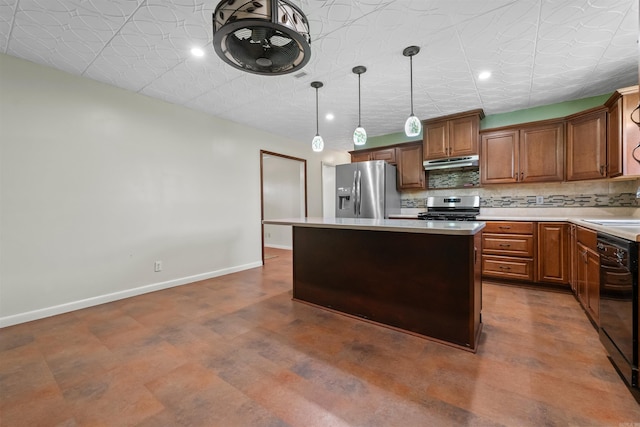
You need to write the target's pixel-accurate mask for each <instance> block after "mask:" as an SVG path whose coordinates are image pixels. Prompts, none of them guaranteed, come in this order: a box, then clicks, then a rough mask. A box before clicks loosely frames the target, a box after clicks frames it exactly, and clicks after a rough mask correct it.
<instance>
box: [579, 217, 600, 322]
mask: <svg viewBox="0 0 640 427" xmlns="http://www.w3.org/2000/svg"><path fill="white" fill-rule="evenodd" d="M596 239H597V233H596V232H595V231H592V230H589V229H586V228H583V227H576V242H575V248H574V251H575V255H574V258H575V261H576V286H575V288H576V290H575V292H576V296H577V298H578V301H580V304H581V305H582V307H583V308H584V310H585V312H586V313H587V315H588V316H589V317H590V318H591V320H592V321H593V322H594V323H595V324H596V325H598V324H599V317H600V255H598V252H597V249H596Z"/></svg>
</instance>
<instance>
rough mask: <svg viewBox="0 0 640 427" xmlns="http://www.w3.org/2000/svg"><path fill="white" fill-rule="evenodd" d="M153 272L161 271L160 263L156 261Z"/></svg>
mask: <svg viewBox="0 0 640 427" xmlns="http://www.w3.org/2000/svg"><path fill="white" fill-rule="evenodd" d="M153 271H155V272H156V273H157V272H158V271H162V261H156V262H155V264H153Z"/></svg>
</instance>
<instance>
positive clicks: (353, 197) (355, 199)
mask: <svg viewBox="0 0 640 427" xmlns="http://www.w3.org/2000/svg"><path fill="white" fill-rule="evenodd" d="M357 181H358V170H354V171H353V185H352V186H351V200H353V216H354V217H355V216H356V215H357V213H358V190H357V188H356V182H357Z"/></svg>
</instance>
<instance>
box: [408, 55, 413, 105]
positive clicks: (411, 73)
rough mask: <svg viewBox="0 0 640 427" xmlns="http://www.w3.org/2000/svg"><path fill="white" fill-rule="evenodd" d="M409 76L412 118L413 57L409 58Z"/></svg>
mask: <svg viewBox="0 0 640 427" xmlns="http://www.w3.org/2000/svg"><path fill="white" fill-rule="evenodd" d="M409 68H410V71H409V75H410V76H411V79H410V80H411V115H412V116H413V55H411V56H410V57H409Z"/></svg>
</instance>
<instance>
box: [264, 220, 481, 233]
mask: <svg viewBox="0 0 640 427" xmlns="http://www.w3.org/2000/svg"><path fill="white" fill-rule="evenodd" d="M262 223H263V224H269V225H293V226H296V227H313V228H337V229H346V230H368V231H394V232H401V233H426V234H450V235H456V236H473V235H475V234H477V233H478V232H479V231H480V230H482V229H483V228H484V226H485V223H484V222H482V221H424V220H421V219H370V218H313V217H309V218H282V219H270V220H266V219H265V220H264V221H262Z"/></svg>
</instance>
